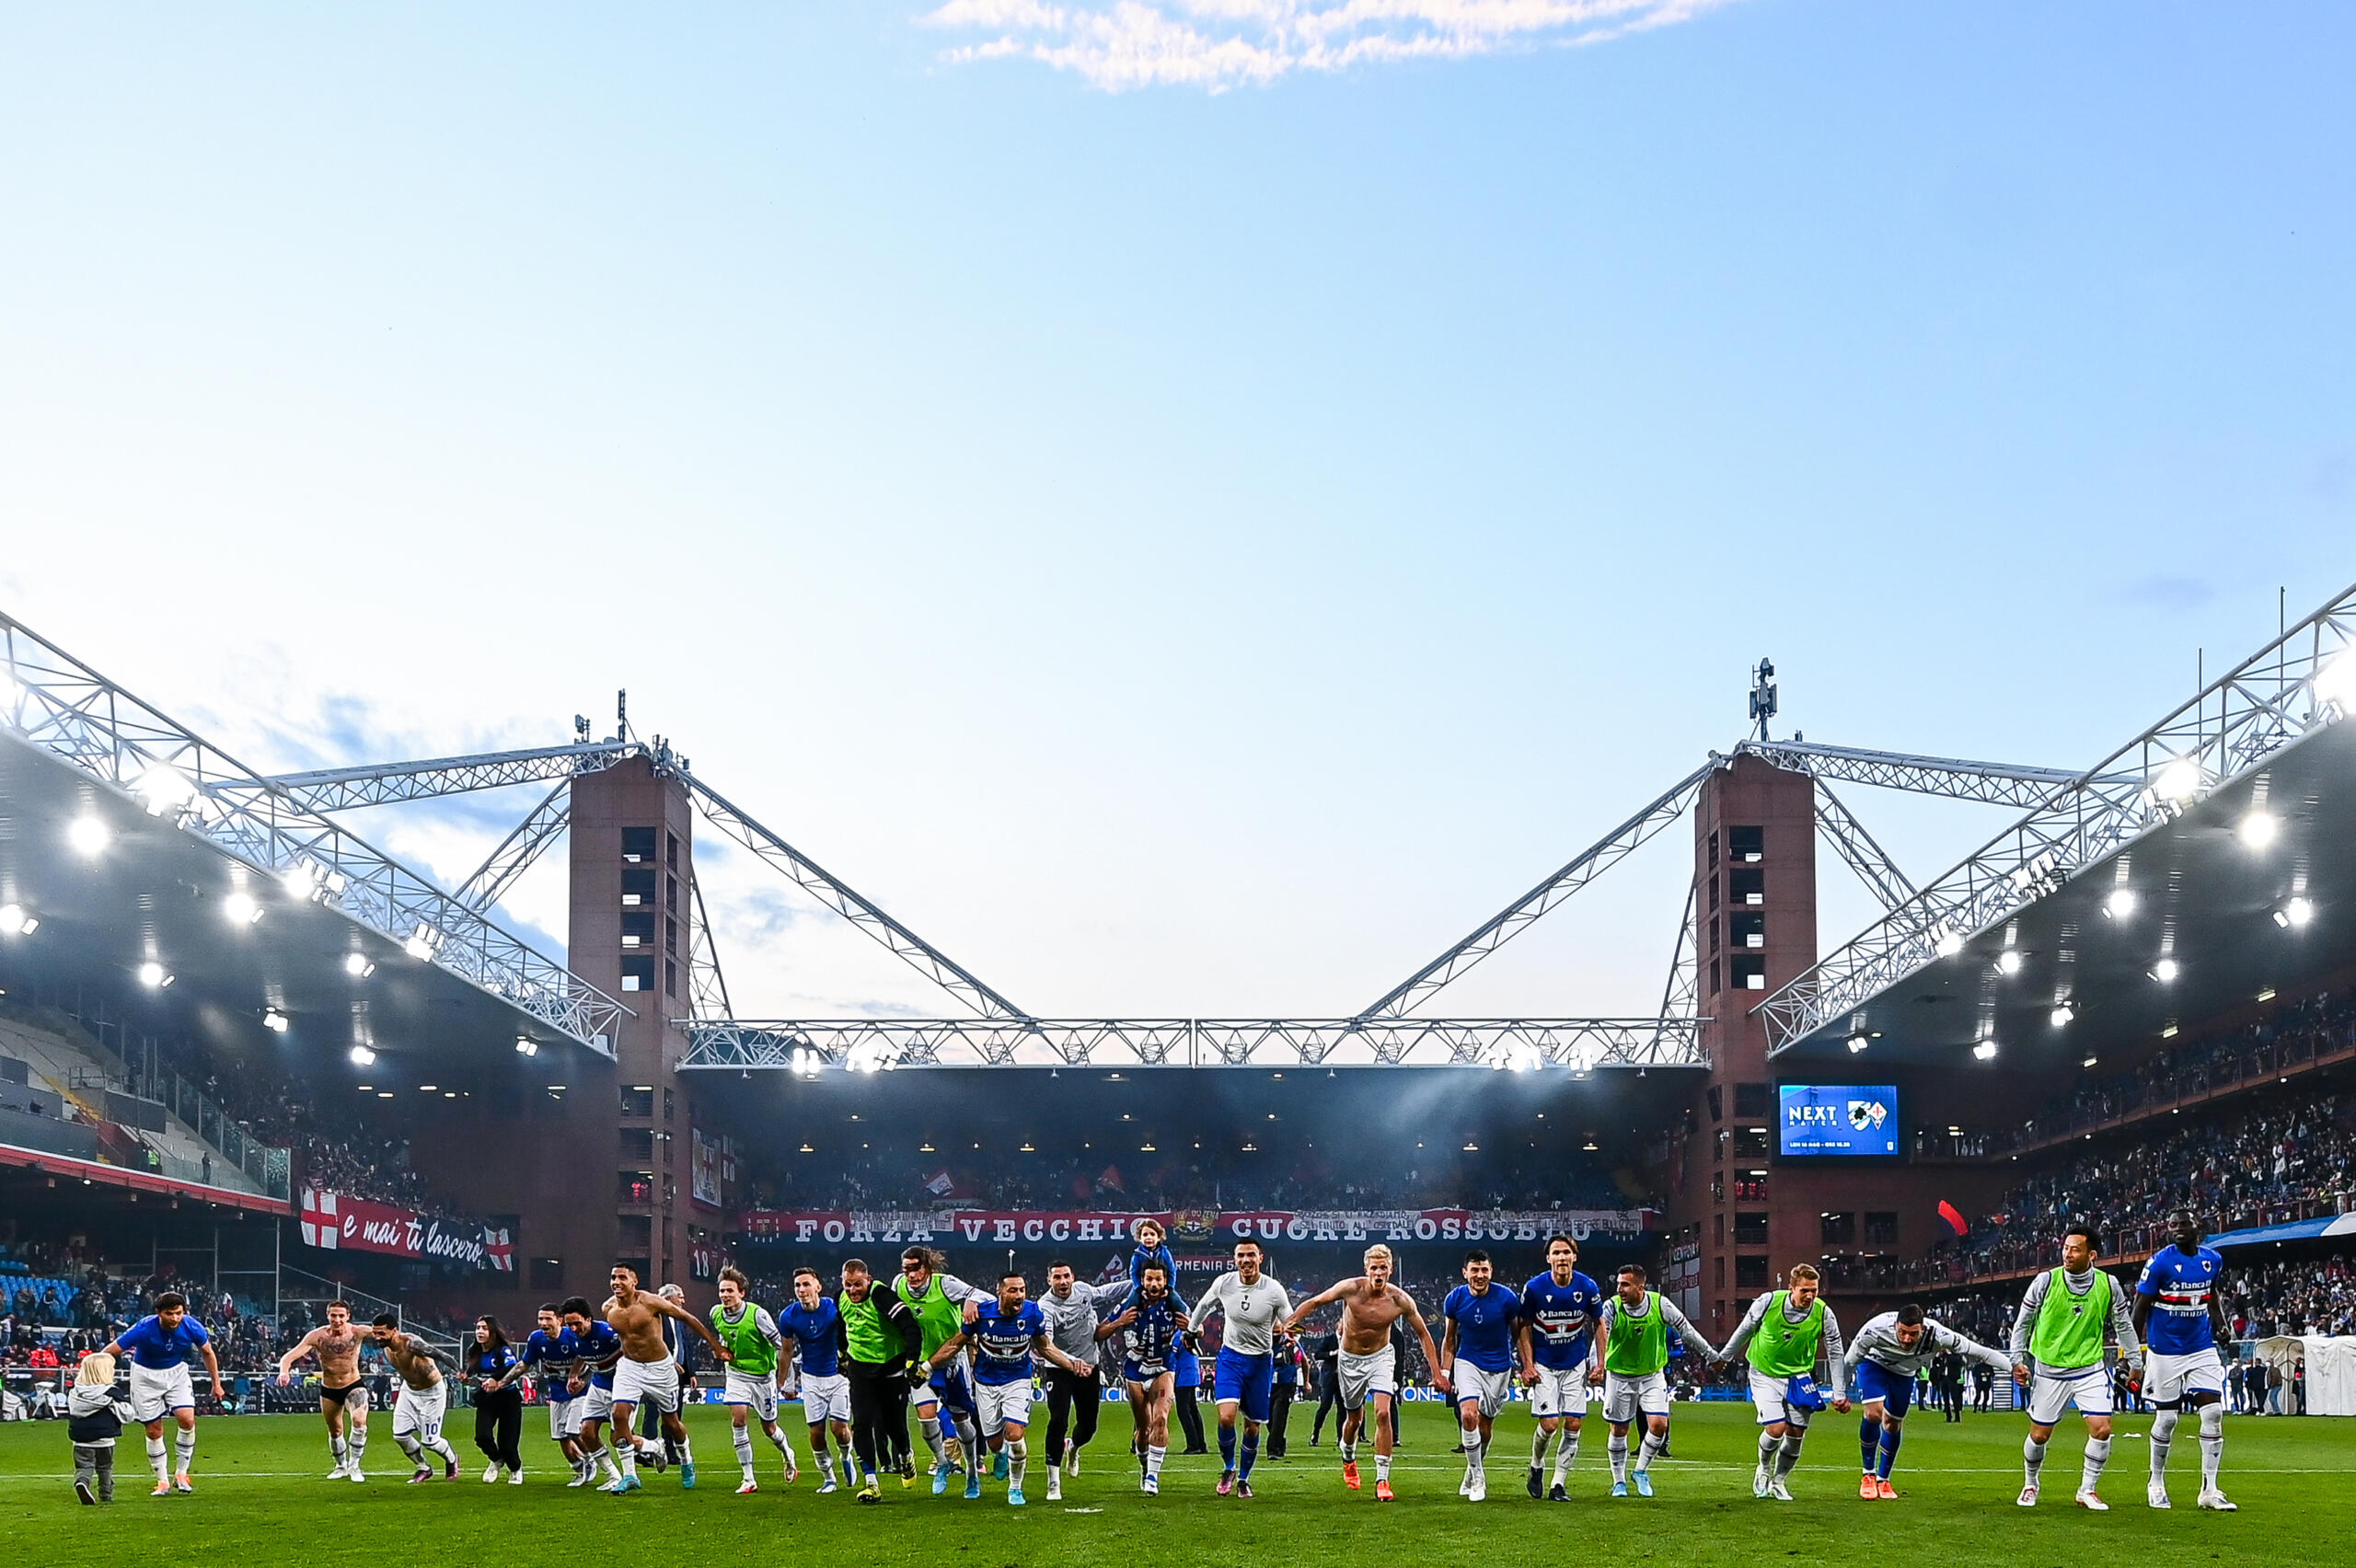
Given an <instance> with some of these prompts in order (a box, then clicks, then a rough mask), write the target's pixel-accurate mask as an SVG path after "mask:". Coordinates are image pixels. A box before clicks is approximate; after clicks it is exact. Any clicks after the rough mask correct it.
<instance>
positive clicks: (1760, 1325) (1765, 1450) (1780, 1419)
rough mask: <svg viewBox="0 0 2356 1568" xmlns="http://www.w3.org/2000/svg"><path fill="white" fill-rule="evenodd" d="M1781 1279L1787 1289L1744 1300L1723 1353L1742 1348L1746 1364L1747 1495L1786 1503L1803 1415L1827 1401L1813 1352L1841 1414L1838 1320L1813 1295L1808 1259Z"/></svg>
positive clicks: (1844, 1400)
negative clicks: (1754, 1422)
mask: <svg viewBox="0 0 2356 1568" xmlns="http://www.w3.org/2000/svg"><path fill="white" fill-rule="evenodd" d="M1789 1278H1790V1281H1791V1283H1790V1285H1789V1286H1788V1287H1787V1288H1785V1289H1783V1290H1771V1291H1769V1292H1767V1293H1766V1294H1765V1295H1763V1296H1761V1297H1759V1298H1758V1299H1757V1300H1756V1301H1753V1302H1752V1303H1751V1304H1750V1311H1748V1312H1745V1313H1744V1314H1743V1315H1742V1321H1741V1322H1740V1323H1738V1324H1737V1325H1736V1327H1735V1331H1734V1334H1733V1336H1732V1337H1731V1338H1729V1339H1728V1340H1727V1347H1726V1352H1725V1359H1727V1360H1728V1361H1732V1360H1733V1359H1734V1358H1735V1356H1736V1355H1738V1354H1745V1353H1746V1352H1747V1354H1748V1356H1749V1359H1750V1402H1751V1403H1752V1405H1753V1406H1755V1407H1756V1408H1757V1410H1758V1412H1759V1468H1758V1469H1757V1470H1755V1471H1753V1472H1752V1474H1751V1478H1750V1494H1751V1495H1752V1496H1753V1497H1772V1498H1773V1499H1774V1500H1775V1501H1776V1502H1778V1503H1789V1502H1790V1501H1792V1492H1791V1487H1790V1486H1789V1485H1788V1484H1787V1483H1788V1482H1790V1480H1791V1475H1792V1467H1793V1466H1794V1465H1796V1464H1798V1463H1799V1461H1800V1445H1801V1444H1803V1443H1805V1442H1806V1441H1807V1424H1808V1418H1809V1417H1810V1416H1812V1415H1814V1414H1815V1413H1816V1412H1818V1411H1820V1410H1822V1409H1823V1408H1824V1407H1825V1405H1826V1403H1827V1402H1828V1401H1827V1399H1826V1396H1825V1393H1824V1391H1823V1390H1822V1389H1819V1388H1818V1387H1817V1383H1816V1364H1817V1360H1818V1358H1819V1356H1821V1357H1822V1359H1823V1361H1824V1364H1825V1374H1826V1376H1827V1377H1828V1378H1830V1379H1831V1383H1832V1393H1831V1400H1830V1401H1829V1402H1830V1403H1831V1406H1832V1408H1833V1409H1834V1410H1836V1411H1839V1412H1841V1413H1842V1414H1843V1415H1846V1414H1848V1413H1849V1384H1848V1367H1847V1366H1846V1364H1845V1363H1844V1362H1843V1361H1842V1346H1841V1322H1840V1320H1839V1319H1837V1318H1835V1317H1833V1315H1832V1309H1831V1308H1830V1307H1827V1306H1826V1305H1825V1304H1824V1297H1822V1296H1820V1295H1819V1294H1818V1290H1819V1280H1818V1277H1817V1273H1816V1269H1815V1266H1814V1265H1813V1264H1809V1263H1795V1264H1794V1265H1792V1272H1791V1274H1790V1275H1789Z"/></svg>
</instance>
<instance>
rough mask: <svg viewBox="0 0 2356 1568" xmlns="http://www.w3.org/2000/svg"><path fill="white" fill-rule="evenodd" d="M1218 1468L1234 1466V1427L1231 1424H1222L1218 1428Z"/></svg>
mask: <svg viewBox="0 0 2356 1568" xmlns="http://www.w3.org/2000/svg"><path fill="white" fill-rule="evenodd" d="M1218 1468H1219V1469H1221V1470H1233V1469H1234V1468H1235V1428H1234V1427H1232V1426H1222V1427H1220V1428H1219V1429H1218Z"/></svg>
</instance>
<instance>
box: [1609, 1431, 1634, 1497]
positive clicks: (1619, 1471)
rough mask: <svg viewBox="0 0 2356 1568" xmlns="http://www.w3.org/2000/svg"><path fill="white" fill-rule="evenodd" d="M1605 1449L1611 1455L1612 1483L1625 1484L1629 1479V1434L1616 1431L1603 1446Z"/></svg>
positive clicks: (1616, 1484)
mask: <svg viewBox="0 0 2356 1568" xmlns="http://www.w3.org/2000/svg"><path fill="white" fill-rule="evenodd" d="M1603 1451H1604V1452H1605V1453H1607V1454H1609V1455H1610V1456H1611V1482H1612V1484H1613V1485H1615V1486H1618V1485H1621V1484H1623V1483H1624V1482H1626V1481H1627V1479H1628V1435H1627V1434H1626V1433H1624V1432H1614V1433H1613V1434H1612V1435H1611V1441H1610V1442H1608V1443H1606V1444H1605V1445H1604V1446H1603Z"/></svg>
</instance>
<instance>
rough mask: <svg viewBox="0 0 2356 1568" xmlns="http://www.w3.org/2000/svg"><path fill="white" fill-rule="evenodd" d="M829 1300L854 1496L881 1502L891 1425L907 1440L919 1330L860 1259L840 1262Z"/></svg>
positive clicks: (921, 1375) (920, 1360)
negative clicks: (846, 1404) (856, 1485)
mask: <svg viewBox="0 0 2356 1568" xmlns="http://www.w3.org/2000/svg"><path fill="white" fill-rule="evenodd" d="M835 1305H836V1307H837V1309H838V1310H839V1311H840V1313H841V1316H840V1317H838V1318H837V1320H836V1321H835V1343H836V1346H837V1349H838V1350H839V1351H840V1353H841V1357H842V1369H843V1376H844V1378H846V1379H848V1380H849V1384H850V1443H851V1451H852V1452H853V1453H854V1454H856V1455H857V1456H858V1457H859V1470H860V1482H861V1484H860V1489H859V1492H858V1493H857V1494H856V1496H855V1498H854V1501H857V1502H860V1503H881V1502H882V1501H883V1487H882V1485H881V1484H880V1483H878V1482H877V1481H876V1475H877V1472H878V1470H879V1467H880V1466H882V1465H883V1464H887V1463H889V1462H890V1461H891V1458H892V1453H893V1443H892V1427H893V1426H894V1425H895V1424H896V1425H897V1426H898V1428H899V1430H900V1433H901V1438H900V1440H901V1441H902V1442H904V1443H905V1442H906V1441H907V1429H908V1389H909V1388H910V1387H911V1386H912V1385H913V1384H915V1383H918V1382H922V1381H924V1379H925V1378H926V1376H927V1369H926V1367H925V1365H924V1355H923V1351H924V1330H923V1328H922V1326H921V1325H920V1324H918V1321H917V1315H916V1314H915V1313H914V1312H911V1311H909V1310H908V1304H907V1302H905V1301H903V1300H901V1299H900V1297H899V1293H898V1292H896V1291H893V1290H884V1289H879V1288H877V1286H876V1284H875V1276H874V1275H873V1274H872V1273H870V1272H869V1270H868V1267H867V1264H866V1262H864V1261H862V1260H860V1259H858V1258H849V1259H846V1260H845V1261H844V1262H843V1293H842V1295H841V1296H840V1297H837V1298H836V1302H835Z"/></svg>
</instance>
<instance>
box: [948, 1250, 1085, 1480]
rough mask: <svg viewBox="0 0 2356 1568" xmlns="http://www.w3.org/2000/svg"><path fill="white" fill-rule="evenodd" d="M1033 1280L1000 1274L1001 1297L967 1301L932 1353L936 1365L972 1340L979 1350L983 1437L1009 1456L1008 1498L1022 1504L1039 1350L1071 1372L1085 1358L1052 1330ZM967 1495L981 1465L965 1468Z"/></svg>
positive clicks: (977, 1386) (977, 1397)
mask: <svg viewBox="0 0 2356 1568" xmlns="http://www.w3.org/2000/svg"><path fill="white" fill-rule="evenodd" d="M1030 1293H1031V1286H1030V1282H1029V1281H1027V1280H1025V1279H1024V1278H1023V1277H1022V1275H1021V1274H1013V1273H1008V1274H1001V1275H999V1282H998V1297H997V1299H996V1300H994V1301H992V1302H991V1303H990V1304H989V1305H988V1306H987V1307H984V1306H982V1305H981V1303H979V1302H968V1303H967V1304H966V1307H965V1313H964V1326H963V1327H962V1328H960V1329H959V1330H958V1331H957V1332H956V1334H955V1335H953V1337H952V1338H950V1339H949V1340H948V1341H947V1342H946V1343H943V1344H942V1345H941V1347H940V1348H939V1349H938V1350H936V1351H934V1352H933V1354H932V1356H931V1365H932V1366H933V1367H934V1368H935V1369H936V1370H937V1369H938V1368H939V1367H940V1366H941V1364H942V1363H944V1362H946V1361H948V1360H949V1359H950V1358H951V1357H952V1356H954V1355H960V1354H961V1353H963V1352H964V1349H965V1348H966V1347H967V1346H969V1345H970V1346H972V1347H973V1352H974V1405H975V1410H976V1415H977V1417H978V1420H977V1423H976V1425H977V1427H978V1429H979V1431H980V1434H981V1438H982V1441H983V1442H985V1443H987V1444H988V1445H989V1447H990V1452H991V1454H992V1455H994V1456H995V1455H998V1454H1004V1455H1005V1456H1006V1458H1007V1470H1006V1476H1007V1486H1006V1501H1007V1504H1008V1505H1009V1506H1011V1507H1015V1508H1020V1507H1022V1505H1023V1502H1024V1499H1023V1496H1022V1482H1023V1478H1024V1473H1025V1471H1026V1470H1028V1469H1029V1466H1030V1461H1031V1447H1030V1444H1029V1443H1028V1442H1027V1441H1025V1439H1024V1436H1023V1434H1024V1433H1025V1431H1027V1430H1028V1429H1029V1427H1030V1424H1031V1375H1032V1370H1033V1361H1032V1358H1033V1357H1034V1356H1043V1357H1045V1359H1047V1360H1048V1361H1051V1362H1053V1363H1055V1364H1056V1365H1057V1366H1060V1367H1062V1368H1063V1369H1064V1370H1065V1371H1067V1372H1077V1371H1078V1370H1079V1369H1080V1363H1079V1362H1077V1361H1074V1360H1073V1359H1072V1358H1071V1357H1070V1356H1068V1355H1065V1354H1064V1352H1063V1351H1062V1350H1061V1349H1060V1348H1058V1347H1057V1344H1056V1343H1055V1341H1054V1340H1052V1339H1050V1338H1049V1337H1048V1336H1047V1319H1046V1316H1045V1314H1044V1313H1042V1312H1041V1311H1040V1310H1039V1304H1038V1303H1037V1302H1035V1301H1032V1300H1030V1299H1028V1297H1029V1296H1030ZM965 1495H966V1496H968V1497H978V1496H980V1495H981V1467H980V1466H979V1465H978V1464H976V1466H975V1467H974V1468H973V1469H971V1470H967V1471H966V1475H965Z"/></svg>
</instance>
